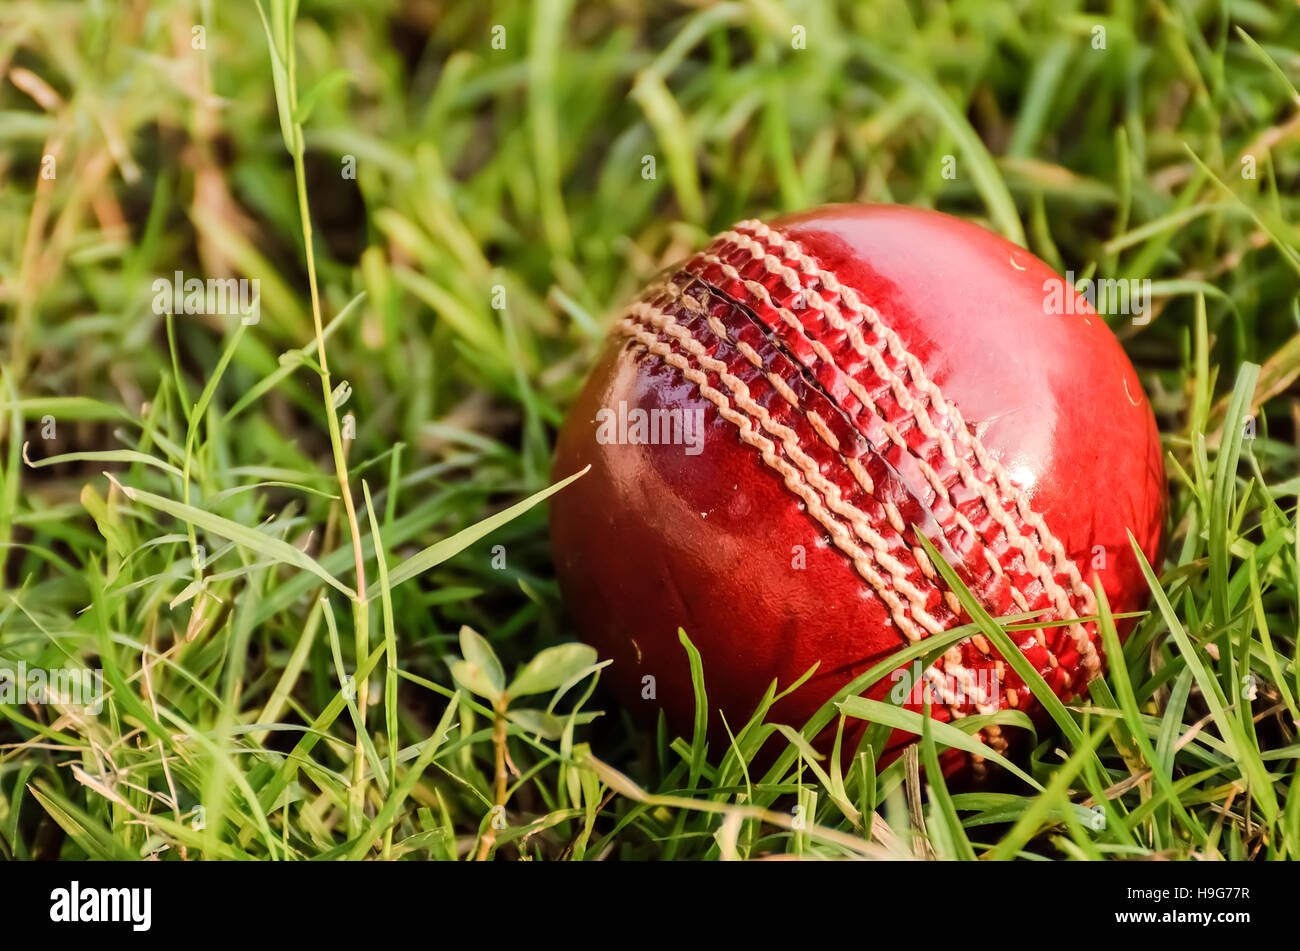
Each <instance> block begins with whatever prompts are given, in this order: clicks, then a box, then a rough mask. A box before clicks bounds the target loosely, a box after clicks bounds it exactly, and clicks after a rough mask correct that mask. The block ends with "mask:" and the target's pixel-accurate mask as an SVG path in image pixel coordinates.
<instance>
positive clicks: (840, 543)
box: [620, 304, 944, 640]
mask: <svg viewBox="0 0 1300 951" xmlns="http://www.w3.org/2000/svg"><path fill="white" fill-rule="evenodd" d="M631 311H632V313H635V314H636V315H637V316H638V317H640V318H642V319H644V320H647V321H649V322H650V323H651V325H652V326H654V323H655V320H656V318H658V321H659V323H660V324H661V325H662V326H659V327H656V328H655V329H656V330H660V331H662V332H663V333H665V334H668V335H669V336H673V334H672V332H671V330H670V329H669V328H670V327H671V328H675V329H676V330H677V331H678V333H680V334H682V335H684V338H685V339H682V338H678V337H675V338H674V339H678V342H679V343H680V344H681V345H682V346H683V349H687V350H688V352H690V350H692V349H694V348H689V347H688V346H687V343H686V341H687V340H689V341H691V342H693V343H694V344H695V346H696V347H698V348H699V352H697V353H693V354H692V356H694V357H695V358H696V360H697V361H698V362H699V364H700V366H702V367H703V366H708V363H706V361H710V362H712V363H716V364H717V365H718V366H719V367H721V370H720V371H719V370H717V369H713V368H712V367H710V369H712V370H713V372H714V373H716V374H717V375H718V377H719V379H721V380H722V381H723V382H724V383H725V384H726V385H727V387H728V388H729V389H731V390H732V394H733V396H734V397H735V400H736V405H737V406H738V407H739V410H740V411H739V412H738V411H737V410H736V409H735V408H733V407H732V404H731V399H730V398H728V396H727V395H726V394H725V393H723V392H721V391H720V390H718V389H716V388H715V387H713V386H712V385H710V384H709V382H708V376H707V374H706V373H705V372H704V370H702V369H700V368H699V367H696V366H692V365H691V364H690V363H689V362H688V361H687V359H686V358H685V357H683V356H682V355H681V354H680V353H677V352H676V351H675V350H673V349H672V347H670V346H669V345H668V344H666V343H664V342H663V341H661V340H660V339H659V338H658V336H657V335H656V334H654V333H651V332H650V330H649V329H648V328H647V327H646V326H644V325H643V324H641V323H639V322H638V321H637V320H636V319H634V318H633V317H631V316H629V317H625V318H624V319H623V320H622V321H621V323H620V328H621V329H622V331H623V333H625V334H627V335H628V336H632V337H634V338H636V339H637V340H638V341H639V342H640V343H641V344H642V345H644V346H645V347H646V348H647V349H648V350H650V351H651V352H652V353H654V354H655V355H656V356H658V357H660V359H662V360H664V361H665V362H666V363H668V364H670V365H671V366H674V367H676V368H677V370H678V371H679V372H681V373H682V375H683V376H685V377H686V378H687V379H688V380H690V381H691V382H693V383H695V385H696V386H697V387H698V388H699V390H700V393H701V394H702V395H703V396H704V397H705V398H706V399H708V400H709V401H710V402H712V403H713V404H714V405H715V406H716V407H717V408H718V412H719V414H720V415H721V416H722V417H723V418H724V419H726V420H728V421H729V422H731V423H732V424H734V425H735V426H736V427H737V428H738V429H739V430H740V438H741V439H742V441H744V442H745V443H747V444H749V445H750V446H753V447H754V448H755V449H757V450H758V451H759V453H760V455H761V456H762V458H763V461H764V462H765V463H766V464H767V465H768V466H769V467H770V468H772V469H774V470H775V471H776V472H777V473H778V474H780V475H781V476H782V478H783V481H784V482H785V484H786V486H787V487H788V488H789V489H790V490H791V491H792V492H794V493H795V494H796V495H798V496H799V497H800V498H801V499H803V501H804V503H805V505H807V507H808V513H809V515H811V516H812V517H813V518H814V519H815V520H816V521H817V522H818V523H820V524H821V525H822V527H823V528H825V529H826V531H827V532H828V533H829V534H830V536H831V538H832V540H833V541H834V543H835V545H836V547H837V548H839V549H840V550H841V551H843V552H844V553H845V554H846V555H848V556H849V558H850V560H851V561H852V563H853V565H854V567H855V568H856V569H857V571H858V573H859V574H860V575H861V576H862V577H863V578H864V579H865V580H866V581H867V582H868V584H870V585H871V587H872V588H873V589H874V590H875V591H876V593H877V594H878V595H879V596H880V597H881V599H882V600H883V601H884V602H885V603H886V605H888V606H889V608H890V612H891V615H892V616H893V618H894V621H895V623H896V624H897V625H898V626H899V628H900V630H902V631H903V633H904V635H905V636H907V638H908V639H909V640H918V639H920V638H921V637H922V636H924V635H923V634H922V632H921V631H920V630H918V629H917V626H916V625H917V623H918V622H919V623H921V624H922V625H924V626H925V628H926V629H927V630H928V631H929V632H930V633H938V632H940V631H942V630H943V629H944V627H943V625H941V624H939V622H937V621H935V620H934V619H933V618H931V617H929V615H927V614H925V613H924V612H920V613H921V616H920V617H915V618H914V617H912V616H909V614H908V612H907V610H906V608H905V607H904V604H903V602H902V601H901V600H900V599H899V597H898V595H897V594H896V593H895V588H897V589H898V590H903V591H906V590H907V588H909V587H912V586H911V585H910V583H909V582H908V581H907V579H906V578H905V577H903V578H900V577H899V576H897V575H894V576H893V577H892V578H891V581H892V582H893V584H889V583H886V581H885V580H884V579H883V578H882V577H881V576H880V575H879V574H878V573H877V572H876V571H875V568H874V566H873V564H872V562H873V558H872V557H870V556H869V555H868V553H867V552H866V551H864V550H863V549H862V548H861V547H860V546H859V545H858V544H857V543H856V542H855V541H854V540H853V539H852V537H851V536H850V533H849V531H848V529H846V528H845V527H844V525H843V524H842V523H840V522H839V521H838V520H836V519H835V518H834V517H832V515H831V513H830V512H829V511H828V510H827V508H826V505H825V504H823V499H822V497H821V496H820V495H819V494H818V492H817V491H816V490H815V489H814V485H815V482H816V481H822V482H823V483H824V482H825V480H824V479H822V478H821V477H820V474H818V477H817V480H813V479H811V478H810V476H811V475H812V473H810V472H808V470H807V468H804V467H799V468H797V467H796V466H795V465H792V464H791V462H790V461H787V460H786V459H784V458H781V457H780V456H779V455H778V454H777V449H776V444H775V443H774V442H773V441H772V440H770V439H767V438H766V437H765V436H763V435H762V434H761V433H758V432H756V431H755V430H754V426H753V421H754V420H755V419H757V420H758V422H759V423H760V425H761V426H762V427H763V428H764V429H766V430H767V431H768V432H770V433H772V434H773V435H777V436H778V438H781V437H784V438H783V439H782V442H783V444H784V447H785V449H786V452H787V453H789V452H790V450H791V449H792V448H793V449H794V450H795V451H796V452H798V445H797V437H796V435H795V433H794V432H793V430H790V429H788V427H785V426H782V425H781V424H780V423H777V422H776V421H775V420H772V419H771V417H770V415H769V414H768V413H767V410H766V409H764V408H763V407H762V406H760V405H759V404H758V403H756V402H754V400H753V398H752V397H751V396H750V395H749V392H748V387H747V386H746V385H745V383H744V381H743V380H740V379H739V378H737V377H735V376H734V375H733V374H731V373H730V372H729V371H728V370H727V368H726V365H725V364H722V363H721V362H720V361H716V360H713V358H711V357H708V355H707V353H706V352H704V350H703V347H702V346H701V345H700V344H699V341H697V340H695V338H694V337H692V336H691V335H690V334H689V333H688V332H687V331H686V330H685V329H684V328H682V327H681V326H680V325H678V324H677V322H676V320H675V319H674V318H672V317H671V316H670V315H668V314H665V313H664V312H663V311H661V310H658V309H656V308H652V307H650V306H649V305H646V304H634V305H633V307H632V309H631ZM782 430H784V432H782ZM798 456H802V457H803V458H802V461H803V462H804V463H805V464H806V465H807V466H809V467H811V468H812V470H813V472H816V464H815V463H814V462H813V461H812V460H811V459H809V458H808V457H806V456H804V455H803V453H802V452H798ZM791 458H796V457H795V456H794V455H792V456H791ZM810 483H811V484H810ZM831 488H832V489H833V488H834V486H831ZM856 511H858V519H859V520H863V521H865V519H864V515H863V513H861V511H860V510H856ZM850 521H851V520H850ZM851 523H852V521H851ZM855 528H858V529H864V530H865V531H866V532H868V533H870V534H872V535H874V534H875V533H874V532H871V530H870V526H869V525H865V524H863V525H857V526H855ZM877 537H878V536H877ZM882 543H883V542H882ZM895 564H896V563H895ZM898 567H899V568H901V566H898ZM887 570H888V569H887ZM891 574H893V572H891ZM900 581H901V582H902V583H901V584H900V583H899V582H900ZM913 590H915V589H913ZM917 594H918V595H919V592H917Z"/></svg>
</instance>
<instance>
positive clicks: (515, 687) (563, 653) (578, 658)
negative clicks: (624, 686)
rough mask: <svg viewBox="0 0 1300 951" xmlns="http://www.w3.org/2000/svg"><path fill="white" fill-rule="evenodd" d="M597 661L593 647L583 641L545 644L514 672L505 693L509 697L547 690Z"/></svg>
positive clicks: (547, 691) (552, 688)
mask: <svg viewBox="0 0 1300 951" xmlns="http://www.w3.org/2000/svg"><path fill="white" fill-rule="evenodd" d="M595 662H596V651H595V649H594V648H591V647H588V646H587V645H586V644H560V645H557V646H556V647H548V648H546V650H544V651H542V652H541V653H540V654H538V655H537V656H536V657H534V658H533V659H532V660H530V661H529V662H528V663H527V664H526V665H524V669H523V670H521V671H519V673H518V674H517V675H516V676H515V679H514V682H513V683H511V684H510V686H509V688H508V689H507V690H506V693H508V694H510V696H512V697H526V696H529V695H530V694H536V693H549V692H550V691H552V690H554V689H555V688H556V687H558V686H560V685H561V684H563V683H565V682H566V681H567V680H568V679H569V678H570V677H572V676H574V675H575V674H577V673H578V671H580V670H582V669H583V668H586V667H590V666H591V665H592V664H594V663H595Z"/></svg>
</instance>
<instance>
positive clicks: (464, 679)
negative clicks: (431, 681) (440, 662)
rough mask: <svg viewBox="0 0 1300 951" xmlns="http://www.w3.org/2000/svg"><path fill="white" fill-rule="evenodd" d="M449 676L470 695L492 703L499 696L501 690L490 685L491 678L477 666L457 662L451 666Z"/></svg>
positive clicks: (464, 661)
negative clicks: (475, 695)
mask: <svg viewBox="0 0 1300 951" xmlns="http://www.w3.org/2000/svg"><path fill="white" fill-rule="evenodd" d="M451 675H452V677H454V678H455V680H456V683H458V684H460V685H461V686H462V687H464V688H465V689H466V690H468V691H469V692H470V693H473V694H477V695H478V696H480V697H486V698H487V699H488V700H491V701H492V702H493V703H496V702H497V698H499V697H500V696H501V688H500V687H498V686H496V684H494V683H492V677H491V676H490V675H489V674H488V672H487V671H485V670H484V669H483V668H482V667H480V666H479V665H478V664H471V663H470V662H469V661H467V660H458V661H456V662H455V663H453V664H452V665H451Z"/></svg>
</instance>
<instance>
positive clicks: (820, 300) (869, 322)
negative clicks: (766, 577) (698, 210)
mask: <svg viewBox="0 0 1300 951" xmlns="http://www.w3.org/2000/svg"><path fill="white" fill-rule="evenodd" d="M736 228H737V229H739V228H745V229H747V230H749V231H752V232H754V233H755V235H756V238H757V239H762V241H766V242H767V244H766V245H765V244H763V243H762V241H760V240H757V239H756V238H755V237H753V236H749V235H745V234H744V233H742V232H740V231H737V230H734V229H733V230H732V231H729V232H724V233H723V234H722V235H719V236H718V239H717V240H718V241H725V240H730V241H732V243H734V244H737V245H738V246H740V247H742V248H743V249H744V250H746V251H748V252H749V253H750V255H751V256H752V257H753V258H755V259H758V258H760V257H761V258H762V259H763V264H764V267H765V268H766V270H768V271H769V272H770V273H773V274H775V275H777V276H778V277H779V278H780V279H781V280H782V282H783V283H784V284H785V286H786V288H787V289H789V290H790V291H792V292H796V293H799V294H800V295H801V296H802V297H803V298H804V299H805V300H806V301H807V302H808V303H809V304H810V305H811V306H813V307H816V308H817V309H818V310H820V311H821V312H822V313H823V315H825V317H826V319H827V320H828V322H829V323H830V324H831V326H832V327H834V328H835V329H837V330H840V331H843V332H845V334H846V337H847V339H848V340H849V341H850V343H851V344H852V345H853V347H854V349H855V350H856V351H857V352H858V353H859V354H860V355H861V356H863V357H866V359H867V360H868V361H869V362H870V363H871V365H872V369H873V370H875V372H876V373H877V374H878V375H879V376H880V377H881V378H882V379H884V380H886V381H887V382H888V383H889V384H890V388H891V390H892V391H893V393H894V397H895V399H896V400H897V402H898V403H899V406H900V407H901V408H902V409H903V410H904V411H907V412H910V413H911V415H912V417H913V419H915V421H916V423H917V426H918V427H919V428H920V429H921V431H922V433H924V434H925V435H926V436H928V437H931V438H934V439H936V440H937V441H938V443H939V446H940V450H941V451H942V452H943V454H944V458H945V459H946V460H947V461H948V463H949V464H950V465H952V466H953V467H954V468H955V469H956V470H957V471H958V473H959V474H960V476H961V478H962V482H963V485H965V486H966V487H967V488H968V489H970V490H972V491H974V492H976V493H977V494H979V495H980V497H981V498H982V499H983V500H984V503H985V507H986V508H987V509H988V511H989V514H990V515H991V516H992V517H993V518H994V520H995V521H997V522H998V524H999V525H1000V526H1001V527H1002V529H1003V531H1004V532H1006V534H1007V538H1008V540H1009V541H1010V542H1011V543H1012V544H1013V545H1015V547H1016V548H1018V549H1019V550H1020V552H1021V553H1022V555H1023V557H1024V559H1025V565H1026V567H1027V568H1028V569H1029V570H1030V572H1031V574H1033V575H1034V576H1035V577H1037V578H1038V580H1039V582H1040V583H1041V584H1042V585H1043V589H1044V591H1045V592H1046V593H1047V594H1048V596H1049V598H1050V599H1051V601H1052V602H1053V604H1054V606H1055V607H1056V608H1057V610H1058V611H1059V612H1061V616H1062V617H1063V618H1065V619H1067V620H1070V619H1077V618H1078V616H1079V615H1078V614H1077V612H1076V611H1075V609H1074V605H1073V603H1072V602H1071V600H1070V598H1069V596H1068V595H1067V594H1066V592H1065V590H1064V589H1063V588H1062V587H1061V585H1060V584H1059V583H1058V582H1057V581H1056V579H1055V577H1053V575H1052V574H1051V572H1049V571H1048V569H1047V566H1046V565H1044V564H1043V563H1042V561H1041V560H1040V559H1039V557H1038V551H1037V550H1036V548H1035V546H1033V545H1032V544H1031V543H1030V542H1029V540H1028V539H1027V538H1025V537H1024V535H1023V534H1022V533H1021V532H1020V530H1019V527H1018V526H1017V525H1016V523H1015V521H1014V520H1013V519H1012V518H1011V516H1010V513H1009V512H1007V510H1006V508H1005V507H1004V506H1003V504H1002V499H1004V498H1005V499H1008V500H1009V501H1010V502H1011V503H1012V504H1013V505H1014V506H1015V508H1016V511H1017V513H1018V514H1019V515H1020V517H1021V519H1022V520H1023V521H1024V522H1025V523H1027V524H1028V525H1029V526H1030V527H1031V528H1033V530H1034V532H1035V534H1036V535H1037V536H1038V541H1039V544H1040V545H1041V547H1042V548H1043V549H1045V550H1046V551H1047V553H1049V554H1050V555H1051V556H1052V559H1053V563H1054V566H1055V569H1056V571H1057V572H1058V573H1064V574H1065V575H1066V576H1067V577H1068V578H1069V580H1070V587H1071V591H1072V593H1073V594H1074V595H1075V596H1076V597H1077V598H1079V599H1080V601H1082V603H1083V605H1084V608H1085V612H1086V613H1092V611H1093V610H1094V607H1093V602H1094V599H1093V595H1092V591H1091V590H1090V589H1089V588H1088V587H1087V586H1086V585H1084V584H1083V580H1082V577H1081V576H1080V574H1079V570H1078V567H1077V566H1076V565H1075V564H1074V562H1073V561H1071V560H1070V559H1069V558H1068V557H1066V555H1065V550H1064V548H1063V546H1062V545H1061V543H1060V541H1059V540H1058V539H1057V538H1056V537H1055V536H1054V535H1053V534H1052V533H1051V531H1050V530H1049V529H1048V528H1047V525H1046V523H1045V522H1044V520H1043V518H1042V516H1041V515H1040V514H1039V513H1038V512H1035V511H1034V510H1033V509H1032V507H1031V506H1030V504H1029V501H1028V498H1027V497H1026V496H1025V494H1024V492H1023V491H1021V489H1020V488H1019V486H1017V485H1015V484H1014V483H1013V482H1011V480H1010V478H1009V477H1008V476H1007V473H1006V470H1005V469H1004V468H1003V467H1002V465H1001V464H1000V463H999V462H998V461H997V460H996V459H994V458H993V457H992V456H991V455H990V454H989V452H988V450H987V448H986V447H985V446H984V445H983V443H982V442H981V441H980V440H979V439H978V438H976V437H975V436H973V435H972V434H971V433H970V432H969V430H968V429H967V426H966V423H965V420H964V419H963V418H962V416H961V412H960V410H959V409H958V408H957V407H956V405H954V404H952V403H950V402H949V401H947V400H945V399H944V397H943V394H942V393H941V391H940V390H939V388H938V387H937V386H936V385H935V384H934V382H933V381H932V380H930V379H929V377H928V375H927V374H926V373H925V370H924V368H923V367H922V366H921V363H920V361H919V360H918V359H917V358H916V356H915V355H914V354H912V353H911V352H910V351H908V350H907V349H906V348H905V347H904V346H903V345H902V342H901V340H900V339H899V337H898V335H897V334H896V333H895V332H894V331H893V329H892V328H891V327H889V326H888V325H886V324H885V323H884V322H883V321H882V320H881V319H880V315H879V313H878V312H877V311H876V310H875V309H874V308H873V307H871V306H870V305H868V304H865V303H863V302H862V301H861V300H860V299H859V297H858V295H857V292H855V291H854V290H853V289H852V288H849V287H846V286H844V285H842V284H840V282H839V281H838V279H837V278H836V277H835V275H833V274H832V273H830V272H828V271H826V270H825V269H823V268H821V267H820V266H819V265H818V264H817V263H816V261H814V260H813V259H812V258H810V257H809V256H808V255H807V254H805V253H804V252H803V249H802V247H800V245H799V244H798V243H797V242H795V241H793V240H792V239H789V238H787V237H785V236H784V235H782V234H781V233H780V232H777V231H775V230H774V229H772V228H770V227H769V226H767V225H765V224H763V223H762V222H759V221H754V220H750V221H744V222H741V223H740V224H738V225H736ZM773 250H776V251H780V252H782V253H784V254H785V255H786V256H787V257H788V258H789V259H790V260H792V261H794V262H795V263H797V264H798V265H799V266H800V269H801V272H802V273H803V274H804V275H805V276H807V277H809V278H811V279H813V280H815V281H816V282H817V283H818V284H820V285H821V287H823V288H824V289H825V290H826V291H828V292H829V293H831V294H832V295H834V297H835V298H836V299H837V300H838V301H839V302H840V303H842V304H843V305H844V306H845V307H846V308H847V309H848V310H849V311H851V312H852V313H853V314H855V315H856V316H857V317H858V318H859V319H860V321H861V322H862V323H864V324H865V325H866V326H867V328H868V329H869V330H870V331H872V332H873V333H875V334H877V335H878V336H879V337H880V338H881V339H882V340H884V342H885V345H886V348H887V349H888V350H889V352H890V354H892V355H893V356H894V357H895V358H896V359H897V360H899V361H901V362H902V363H903V365H904V366H905V367H906V368H907V371H908V375H909V376H910V377H911V379H912V382H913V383H914V384H915V385H916V387H917V388H918V389H919V390H920V391H921V393H922V395H923V397H924V398H925V400H926V401H927V402H928V404H929V407H930V409H931V410H933V411H934V412H935V413H936V414H937V415H938V416H939V417H941V418H946V420H947V421H948V423H949V425H948V426H935V425H934V421H933V420H932V419H931V418H930V415H929V413H927V412H926V411H925V409H924V408H923V407H922V406H920V405H919V402H920V401H918V400H916V399H914V398H913V397H912V396H911V394H909V393H908V392H907V391H906V384H905V382H904V381H903V379H902V377H901V376H899V375H898V374H897V373H895V372H893V371H892V370H891V369H890V368H889V367H888V366H887V365H886V364H885V362H884V360H883V358H882V357H881V355H880V352H879V351H878V350H876V349H875V348H874V347H871V346H869V345H868V344H867V343H866V340H865V339H864V338H863V336H862V333H861V330H860V328H859V327H858V326H856V325H855V324H853V323H852V322H848V321H845V320H844V317H843V314H842V312H841V310H840V308H839V307H837V306H835V304H834V303H833V302H832V301H830V300H827V299H826V298H824V297H823V296H822V295H821V294H817V293H808V292H807V291H806V290H805V288H804V287H803V284H802V282H801V281H800V280H799V276H798V273H796V272H795V271H794V269H793V268H790V267H788V266H787V265H786V264H785V263H784V261H783V260H782V259H781V258H779V257H777V256H776V255H774V254H772V253H771V251H773ZM758 286H760V287H761V286H762V285H758ZM746 287H747V288H748V287H749V283H746ZM763 290H764V293H765V294H766V288H764V289H763ZM768 300H769V301H770V295H768ZM783 319H784V317H783ZM821 350H822V351H825V347H824V346H823V347H821ZM827 353H828V352H827ZM818 356H822V353H821V352H819V353H818ZM854 395H855V396H857V395H858V394H857V393H855V394H854ZM858 398H859V399H860V400H861V396H859V397H858ZM949 429H951V431H952V432H949ZM954 434H955V436H956V438H957V440H958V441H959V442H961V443H962V445H963V447H964V448H966V449H967V450H968V451H969V452H970V453H971V454H972V455H973V456H974V457H975V459H976V461H977V462H978V463H979V464H980V466H981V467H982V468H983V469H984V470H985V471H986V472H988V473H989V475H990V476H992V478H993V480H994V481H995V482H996V484H997V490H999V491H1000V492H1001V498H999V496H998V494H997V492H995V491H994V486H992V485H989V484H988V483H987V482H985V481H984V480H982V479H980V478H979V477H978V476H977V475H976V473H975V472H974V469H973V467H972V466H971V465H970V462H969V461H968V460H966V459H965V458H962V457H960V456H959V455H958V454H957V452H956V451H955V446H954V444H953V435H954ZM932 484H933V483H932ZM946 500H947V499H946V493H945V501H946ZM1013 597H1014V596H1013ZM1069 633H1070V635H1071V636H1072V637H1073V639H1074V641H1075V646H1076V648H1077V649H1078V650H1079V652H1080V658H1081V662H1082V664H1083V666H1084V668H1085V669H1086V670H1088V671H1089V672H1090V673H1091V672H1094V671H1095V670H1096V669H1098V668H1099V667H1100V661H1099V659H1098V657H1097V653H1096V647H1095V645H1094V644H1093V642H1092V639H1091V638H1090V637H1089V636H1088V634H1087V632H1086V631H1085V630H1084V629H1083V627H1082V625H1079V624H1073V625H1071V626H1070V628H1069Z"/></svg>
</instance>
